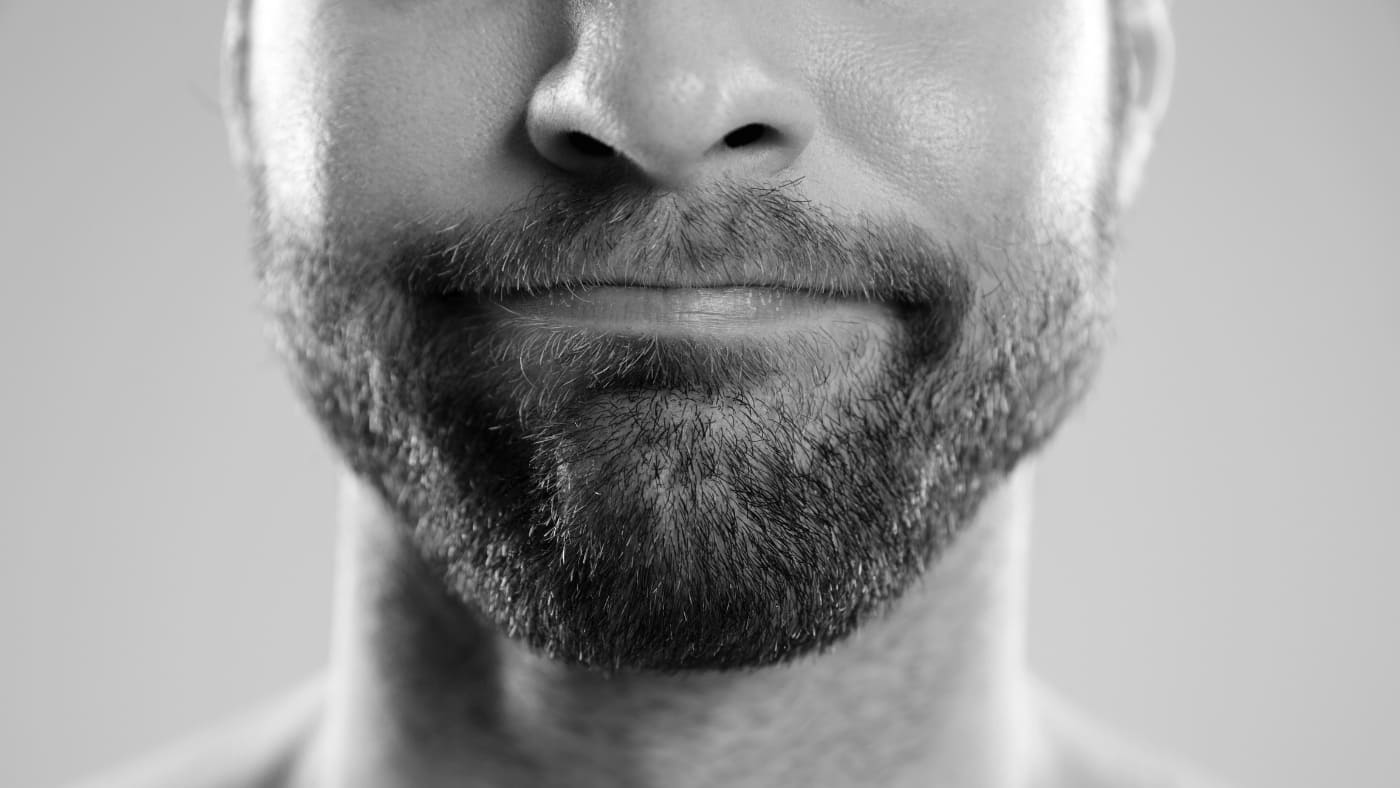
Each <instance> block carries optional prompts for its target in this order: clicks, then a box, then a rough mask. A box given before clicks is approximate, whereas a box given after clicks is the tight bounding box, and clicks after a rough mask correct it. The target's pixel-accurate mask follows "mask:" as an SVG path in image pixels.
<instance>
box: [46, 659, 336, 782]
mask: <svg viewBox="0 0 1400 788" xmlns="http://www.w3.org/2000/svg"><path fill="white" fill-rule="evenodd" d="M320 703H321V685H320V682H319V681H317V682H313V683H310V684H308V685H306V686H305V687H301V688H298V689H297V690H295V691H294V692H291V693H288V694H287V695H285V696H283V697H280V698H277V699H275V700H273V701H270V702H268V703H264V704H261V705H259V706H257V707H255V708H254V709H252V710H251V711H249V712H247V713H245V714H241V715H239V716H238V717H235V718H234V719H232V720H229V721H227V722H225V723H222V724H220V725H217V726H215V727H213V728H211V729H210V730H208V731H204V732H202V733H198V734H196V735H194V736H191V737H189V738H187V739H184V740H182V741H179V742H176V743H175V744H173V745H171V746H169V747H166V748H164V749H162V750H159V751H157V752H155V753H153V754H151V755H148V756H145V757H143V758H139V759H137V760H135V761H133V762H131V763H129V764H127V765H124V766H122V767H120V768H118V769H115V770H113V771H111V772H107V773H102V774H97V775H94V776H92V777H90V778H88V779H86V780H84V781H82V782H79V783H77V784H75V785H73V786H72V788H177V787H178V788H285V787H286V786H287V784H288V777H289V776H290V773H291V768H292V766H293V765H294V763H295V761H296V756H297V753H298V752H299V750H300V747H301V744H302V743H303V742H304V741H305V739H306V736H307V734H308V732H309V731H310V730H311V727H312V726H313V725H314V722H315V719H316V715H317V712H318V710H319V708H320Z"/></svg>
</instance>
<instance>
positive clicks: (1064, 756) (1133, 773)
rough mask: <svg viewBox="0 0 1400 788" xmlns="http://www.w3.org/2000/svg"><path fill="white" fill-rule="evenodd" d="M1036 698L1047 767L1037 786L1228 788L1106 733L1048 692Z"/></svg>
mask: <svg viewBox="0 0 1400 788" xmlns="http://www.w3.org/2000/svg"><path fill="white" fill-rule="evenodd" d="M1040 694H1041V700H1042V703H1041V715H1042V720H1043V722H1044V728H1043V729H1044V730H1045V732H1046V744H1047V747H1046V750H1047V754H1046V759H1047V764H1048V768H1047V775H1046V780H1045V781H1044V782H1043V783H1040V784H1039V786H1038V788H1231V787H1230V786H1227V785H1226V784H1225V783H1223V782H1221V781H1220V780H1219V779H1217V778H1214V777H1212V776H1209V775H1208V774H1206V773H1205V772H1202V771H1201V770H1199V769H1198V768H1196V767H1194V766H1192V765H1189V764H1186V763H1183V762H1181V761H1180V760H1178V759H1174V758H1170V757H1168V756H1166V755H1164V754H1162V753H1160V752H1156V751H1153V750H1151V749H1149V748H1147V747H1144V746H1142V745H1141V744H1138V743H1136V742H1133V741H1130V740H1128V739H1127V738H1125V737H1123V736H1121V735H1120V734H1117V733H1115V732H1113V731H1111V730H1109V729H1108V728H1107V727H1106V726H1104V725H1102V724H1101V723H1099V722H1097V721H1095V720H1093V719H1092V718H1091V717H1089V716H1088V715H1086V714H1084V713H1083V712H1082V711H1079V710H1078V709H1076V708H1074V707H1073V706H1072V705H1071V704H1069V703H1068V702H1066V701H1065V700H1063V699H1062V698H1060V697H1058V696H1057V695H1055V693H1054V692H1053V691H1048V690H1046V691H1042V692H1041V693H1040Z"/></svg>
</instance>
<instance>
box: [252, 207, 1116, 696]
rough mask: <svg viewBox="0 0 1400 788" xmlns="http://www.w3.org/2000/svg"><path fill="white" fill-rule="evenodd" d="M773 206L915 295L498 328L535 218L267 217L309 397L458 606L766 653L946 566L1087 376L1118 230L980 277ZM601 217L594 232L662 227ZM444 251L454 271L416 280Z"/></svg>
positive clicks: (832, 628) (924, 250) (606, 645)
mask: <svg viewBox="0 0 1400 788" xmlns="http://www.w3.org/2000/svg"><path fill="white" fill-rule="evenodd" d="M729 196H730V198H731V201H738V202H743V201H744V200H746V199H747V200H749V201H750V202H751V201H752V200H754V199H762V200H765V201H771V200H775V199H779V198H778V197H775V196H774V194H773V193H772V192H765V193H763V194H762V195H761V197H757V198H756V197H753V196H752V195H750V194H749V193H735V194H732V195H729ZM594 199H595V200H596V198H594ZM610 199H614V200H616V201H622V200H626V199H629V198H626V197H614V198H610ZM603 204H604V205H605V206H606V205H608V204H609V203H607V202H606V201H604V203H603ZM629 205H630V203H629ZM598 206H599V203H597V202H596V201H595V202H590V203H588V204H580V203H579V201H578V200H575V199H573V198H571V197H567V196H566V197H564V198H560V199H558V200H556V201H554V202H551V203H548V204H543V205H539V204H537V205H536V206H535V207H534V208H533V210H534V211H535V212H536V214H538V215H543V216H546V217H550V216H558V217H571V219H570V221H572V224H571V225H568V227H569V229H568V232H567V233H564V232H563V231H562V230H561V231H558V232H554V231H552V230H551V229H550V227H551V225H550V223H549V222H548V221H542V222H537V223H536V227H538V228H542V229H538V230H535V231H532V232H537V233H538V234H539V235H538V236H536V237H535V238H534V240H535V241H537V242H538V243H541V244H544V245H549V244H553V245H554V246H557V247H559V248H561V249H562V248H567V246H568V244H570V243H575V242H576V239H577V237H578V235H579V234H580V233H582V234H587V233H589V232H597V233H604V232H627V231H626V230H625V229H624V230H614V229H608V228H611V227H612V225H610V224H608V223H607V222H606V217H607V216H615V215H622V214H619V213H618V212H617V211H615V210H602V209H600V208H599V207H598ZM631 207H633V208H634V209H636V205H632V206H631ZM749 207H750V208H753V206H749ZM767 207H768V209H769V211H770V212H771V211H773V210H783V211H790V212H798V213H801V214H802V216H803V217H804V219H805V220H806V221H807V222H808V225H807V227H806V230H805V231H802V230H801V228H799V231H798V232H797V233H795V234H794V235H793V236H792V237H786V236H784V237H774V233H779V230H775V229H769V230H767V231H766V233H767V234H766V235H765V234H764V233H763V232H758V233H757V235H758V236H759V237H761V238H762V244H763V245H762V249H759V250H756V251H757V252H766V253H767V254H769V255H773V254H775V250H784V252H785V253H786V254H788V255H789V257H790V259H792V260H804V259H805V260H808V261H810V260H811V259H816V258H814V257H812V256H811V255H812V254H816V253H821V254H825V255H827V256H828V257H830V258H832V259H836V260H839V261H840V262H841V263H842V264H843V265H845V266H850V267H852V268H854V270H855V271H857V272H858V273H863V274H864V275H865V276H866V277H867V278H868V279H869V280H870V281H875V282H891V283H895V284H893V285H891V286H890V288H889V290H888V292H873V293H869V294H868V295H871V296H873V297H876V298H882V299H883V300H884V301H885V302H886V303H890V304H893V305H895V309H894V311H893V313H892V317H891V319H890V321H889V323H888V325H877V326H870V327H866V328H863V329H862V330H859V331H855V332H853V333H850V334H849V335H843V336H840V337H832V336H830V335H823V334H817V333H810V334H801V335H797V336H794V337H789V338H785V339H783V340H782V341H778V342H771V341H759V340H753V341H740V342H733V343H725V344H720V343H713V342H705V341H692V340H687V339H680V338H674V337H673V338H665V339H662V338H655V337H652V338H645V337H642V338H638V337H618V336H605V335H597V334H592V333H589V332H586V331H537V332H530V331H526V332H523V333H520V332H516V333H511V332H504V331H502V330H501V327H500V326H499V325H492V324H490V323H488V322H484V321H481V320H478V319H474V318H473V317H472V315H471V314H470V310H469V309H466V310H464V305H463V302H462V299H461V297H460V292H461V289H460V288H461V286H462V285H465V284H470V285H471V286H472V287H474V288H475V290H476V292H493V291H503V290H506V289H509V288H511V287H513V288H515V289H524V290H528V289H529V287H530V286H531V285H532V281H531V280H530V279H529V277H530V275H531V272H532V271H549V270H551V269H550V266H549V265H548V262H549V261H547V260H546V261H545V262H544V263H542V262H541V256H540V255H539V254H538V253H531V252H530V250H529V249H526V250H525V252H524V254H526V258H525V259H522V260H520V261H518V264H515V265H509V264H500V265H495V266H493V267H492V268H491V269H490V270H486V269H483V268H481V267H480V261H482V260H491V261H500V260H502V259H503V258H502V256H503V255H504V256H505V258H504V259H505V260H506V261H507V262H509V260H510V258H509V253H510V250H517V251H516V253H517V254H518V253H520V252H519V251H518V247H519V244H518V243H517V244H516V245H515V246H511V245H510V244H511V243H512V241H511V239H512V238H513V237H515V236H518V234H519V229H518V220H517V223H516V224H514V225H510V226H509V227H506V226H504V225H503V226H501V227H499V228H494V227H493V226H491V225H487V227H486V230H483V231H478V232H475V233H474V234H472V235H471V236H469V237H466V238H464V237H462V235H461V234H460V233H459V234H457V235H456V236H454V238H453V239H452V242H451V243H450V244H448V243H445V242H443V241H442V240H441V239H437V238H433V239H432V240H431V241H430V242H425V241H424V239H423V234H420V235H418V236H413V237H411V238H410V239H409V240H403V239H396V240H394V241H393V242H392V243H390V244H387V245H385V246H384V247H383V249H381V251H380V252H379V253H372V252H370V251H368V248H369V247H368V246H367V245H364V246H361V247H360V248H357V249H355V250H353V251H345V250H342V251H339V252H337V251H336V250H335V246H334V245H333V244H325V243H322V244H317V245H315V246H312V245H307V244H298V243H295V242H294V241H293V240H292V239H291V238H288V237H285V236H283V237H278V236H275V235H273V234H270V233H269V234H268V235H267V237H266V241H267V242H266V243H265V244H264V245H263V248H264V249H266V250H267V251H268V257H267V258H266V259H265V261H264V278H265V280H266V281H267V282H268V285H269V293H270V295H271V296H272V303H273V308H274V315H275V316H276V317H277V318H278V321H277V325H278V328H279V334H278V336H279V340H280V345H281V348H282V350H283V351H284V353H285V354H286V355H287V357H288V358H289V360H290V361H291V366H292V369H293V372H294V374H295V376H296V378H297V381H298V383H299V387H300V389H301V391H302V392H303V394H304V395H305V397H306V399H307V401H308V402H309V403H310V404H311V406H312V408H313V409H314V411H315V412H316V413H317V415H318V417H319V419H320V421H321V423H322V424H323V425H324V426H325V427H326V428H327V429H328V431H329V432H330V434H331V435H332V437H333V440H334V441H335V443H336V444H337V445H338V447H339V448H340V450H341V452H342V453H343V454H344V456H345V457H346V458H347V460H348V462H349V464H350V465H351V467H352V468H353V469H354V471H355V472H356V473H357V474H358V475H360V476H361V477H362V478H364V479H366V480H367V481H369V482H370V483H371V484H372V485H373V486H375V487H376V488H377V489H378V491H379V492H380V493H381V494H382V495H383V496H384V497H385V499H386V500H387V501H389V502H390V503H391V504H392V506H393V507H394V508H395V510H396V511H397V513H398V515H399V517H400V518H401V519H402V521H403V523H404V526H405V527H406V528H407V529H408V530H409V532H410V534H411V540H412V542H413V544H414V545H415V546H416V548H417V550H418V552H419V553H420V555H421V556H422V557H423V558H424V559H426V561H427V563H428V565H429V566H431V567H432V568H433V570H434V571H435V572H436V573H437V575H438V577H439V579H440V581H441V582H442V583H443V584H444V587H446V588H447V589H448V590H449V591H450V592H451V593H452V595H453V596H455V597H456V598H457V599H459V600H460V601H461V602H462V603H463V604H464V605H467V606H469V607H470V608H472V609H473V610H474V611H475V612H477V613H478V614H480V615H482V616H484V617H485V619H486V620H488V621H491V622H494V624H495V625H496V626H497V627H498V628H499V629H500V630H501V631H502V632H503V633H505V634H506V635H508V636H510V637H513V638H517V639H519V640H521V641H523V642H525V643H527V644H528V645H529V646H531V647H532V648H534V649H536V650H538V651H539V652H541V653H543V654H546V655H548V656H550V657H552V658H555V659H559V660H563V661H567V662H571V663H576V664H580V665H584V666H588V667H594V668H599V669H603V670H613V671H616V670H649V671H662V672H668V671H681V670H697V669H732V668H747V667H759V666H764V665H771V664H775V663H781V662H784V661H787V660H791V659H794V658H796V657H798V656H801V655H805V654H810V653H814V652H818V651H820V650H822V649H824V648H826V647H828V646H830V645H832V644H834V643H836V642H839V641H840V640H842V639H843V638H846V637H847V636H849V635H850V634H851V633H852V632H854V631H855V630H856V629H857V628H858V627H859V626H860V624H861V623H862V622H863V621H865V620H868V619H869V618H870V617H871V616H874V615H878V614H879V613H880V612H881V611H882V610H883V609H884V608H885V607H886V606H887V605H888V604H889V603H890V602H892V601H893V600H895V599H897V598H898V597H899V596H900V595H901V594H902V593H903V592H904V591H905V590H906V589H907V588H908V587H909V586H910V585H912V584H913V583H914V582H915V581H916V580H917V579H918V578H919V577H920V575H921V574H922V573H923V572H925V571H926V570H927V569H928V567H929V565H930V563H931V562H933V561H934V560H935V559H936V557H937V556H938V555H939V554H940V553H941V552H942V551H944V550H945V549H946V548H947V547H948V545H949V544H950V543H951V542H952V541H953V540H954V539H955V538H956V536H957V534H958V533H959V532H960V531H961V530H962V529H963V528H964V527H965V526H966V525H967V524H968V523H970V522H971V521H972V519H973V515H974V514H975V512H976V510H977V508H978V506H979V504H980V503H981V501H982V499H983V498H984V496H985V494H986V493H987V492H988V491H989V490H990V489H991V488H992V487H994V486H995V485H996V484H997V483H999V482H1000V480H1001V479H1002V478H1003V477H1004V476H1005V475H1006V474H1007V473H1009V472H1010V471H1011V470H1012V469H1013V468H1014V467H1015V465H1016V464H1017V463H1018V462H1019V461H1020V460H1021V459H1022V458H1023V457H1024V456H1026V455H1027V454H1028V453H1030V452H1032V451H1034V450H1035V449H1036V448H1037V447H1038V446H1040V445H1041V444H1042V443H1043V442H1044V441H1045V440H1046V439H1047V438H1048V437H1049V436H1050V434H1051V433H1052V432H1053V431H1054V429H1055V428H1056V426H1057V425H1058V424H1059V423H1060V422H1061V421H1062V419H1063V418H1064V416H1065V415H1066V413H1067V412H1068V411H1069V410H1070V409H1071V408H1072V406H1073V405H1074V404H1075V403H1076V402H1077V401H1078V399H1079V398H1080V395H1081V393H1082V391H1083V389H1084V388H1085V386H1086V385H1087V382H1088V380H1089V379H1090V378H1091V377H1092V372H1093V369H1094V367H1095V365H1096V362H1097V358H1098V353H1099V344H1100V338H1101V337H1102V335H1103V333H1104V331H1103V323H1104V319H1105V310H1104V309H1103V308H1102V307H1101V301H1102V299H1101V298H1100V296H1101V295H1102V294H1101V293H1099V292H1098V291H1097V290H1096V289H1093V288H1091V287H1089V286H1088V283H1090V282H1098V281H1101V279H1100V277H1099V276H1098V274H1097V272H1099V271H1100V270H1101V266H1100V263H1101V262H1102V257H1103V254H1102V253H1101V249H1100V247H1099V246H1098V245H1086V244H1079V245H1074V244H1066V245H1063V246H1062V247H1061V248H1063V249H1064V250H1066V251H1064V252H1062V254H1061V256H1059V257H1056V258H1054V259H1044V258H1030V259H1028V260H1027V261H1026V262H1027V264H1026V266H1024V267H1023V268H1022V269H1021V270H1022V271H1024V272H1025V273H1023V274H1022V275H1021V276H1020V277H1019V278H1018V282H1017V286H1015V287H1009V288H1005V289H998V290H997V291H996V292H995V293H992V294H991V295H990V296H979V295H978V293H977V291H976V287H977V285H978V283H977V282H975V281H974V280H973V278H972V274H971V272H973V271H975V270H978V265H977V262H976V261H974V260H971V259H967V258H962V259H957V258H953V257H952V256H951V255H949V254H948V252H947V250H946V249H944V248H941V247H938V246H936V245H934V244H932V243H929V242H928V241H927V240H926V239H924V238H922V236H920V235H919V234H918V233H917V232H915V231H913V230H910V229H908V228H899V229H897V230H889V229H888V227H877V226H875V225H873V224H869V223H867V224H861V225H858V226H857V227H856V228H855V229H853V228H851V227H846V226H843V227H836V226H835V225H834V224H832V223H831V222H830V221H829V220H825V219H820V218H816V217H813V216H811V215H810V209H808V208H805V207H799V206H797V205H796V204H789V203H781V204H780V205H779V206H778V208H774V207H773V205H772V204H771V203H769V204H768V206H767ZM699 215H700V216H701V219H702V220H701V221H698V222H696V223H694V224H693V225H691V226H693V227H697V228H699V229H697V230H695V232H697V233H699V232H700V231H701V230H704V229H706V228H707V226H708V224H712V223H708V222H707V221H705V219H706V218H707V217H706V215H705V214H704V213H703V211H701V213H700V214H699ZM579 216H583V217H584V219H583V220H580V219H578V218H577V217H579ZM591 217H601V218H599V219H598V221H596V222H591V223H590V221H589V219H590V218H591ZM561 221H562V220H561ZM813 224H815V225H816V228H817V229H818V230H826V232H818V233H814V231H813V226H812V225H813ZM789 225H792V222H788V223H786V224H784V223H782V222H773V223H771V225H765V226H769V227H771V228H778V227H783V226H789ZM497 230H498V231H499V232H497ZM551 233H552V234H551ZM852 238H856V239H858V240H859V241H860V243H857V242H855V241H852V240H851V239H852ZM752 239H753V236H751V235H746V236H744V237H743V238H739V239H735V238H728V239H721V240H723V241H724V243H725V246H726V248H729V247H733V246H735V245H742V244H745V243H749V244H752V243H756V242H755V241H753V240H752ZM610 240H611V243H610V244H608V245H597V246H596V247H595V248H610V249H619V248H623V249H625V248H626V247H627V246H628V244H629V243H634V244H636V245H638V246H645V247H646V248H648V249H655V248H656V245H655V244H654V243H651V244H646V243H645V239H630V238H622V239H618V238H612V239H610ZM425 244H426V245H425ZM843 244H844V246H843ZM807 245H810V246H812V247H813V248H812V249H805V248H804V247H805V246H807ZM678 246H680V245H679V244H678ZM694 247H695V245H694V244H689V245H685V248H687V249H689V248H694ZM1027 248H1032V247H1029V246H1028V247H1027ZM1033 248H1034V249H1035V252H1036V253H1037V254H1043V253H1044V251H1043V250H1044V249H1046V248H1047V246H1045V245H1037V246H1035V247H1033ZM833 250H836V251H837V252H840V253H833ZM842 250H844V251H842ZM738 251H739V253H740V254H742V253H743V250H742V249H741V250H738ZM750 251H751V252H752V251H755V250H750ZM804 252H806V254H805V255H804ZM691 263H692V264H695V265H701V264H702V263H703V261H696V260H692V261H691ZM532 265H534V266H535V267H534V268H532V267H531V266H532ZM564 265H567V262H564V261H562V260H555V261H554V266H555V267H559V266H564ZM427 266H436V267H438V268H440V269H442V270H446V271H449V272H451V274H452V275H451V276H444V277H439V278H438V279H439V280H441V281H450V282H451V283H452V285H451V286H450V287H444V288H442V289H440V290H432V291H425V290H424V289H422V288H421V287H420V286H417V285H414V284H412V283H413V282H419V283H421V282H422V281H424V277H423V276H422V271H423V269H424V267H427ZM880 266H885V267H886V268H887V269H888V270H879V268H880ZM491 271H497V272H501V271H505V272H510V273H508V274H500V273H497V274H492V273H491ZM405 272H407V273H405ZM820 274H821V272H816V275H815V276H814V273H813V272H812V271H811V270H809V269H807V268H803V269H801V271H800V272H799V271H798V269H797V268H796V267H794V275H805V276H807V277H811V278H812V280H813V281H822V279H821V276H820ZM844 275H845V276H850V273H849V272H846V273H845V274H844ZM493 276H495V277H496V278H495V279H493V278H492V277H493ZM508 276H513V277H516V279H515V280H514V281H504V279H505V278H506V277H508ZM830 278H831V279H832V280H835V279H836V278H837V277H836V276H832V277H830Z"/></svg>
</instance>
